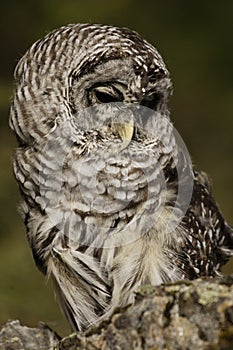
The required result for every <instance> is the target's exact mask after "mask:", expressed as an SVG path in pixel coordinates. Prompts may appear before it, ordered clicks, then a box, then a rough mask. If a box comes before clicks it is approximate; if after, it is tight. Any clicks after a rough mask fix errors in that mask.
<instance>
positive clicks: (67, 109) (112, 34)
mask: <svg viewBox="0 0 233 350" xmlns="http://www.w3.org/2000/svg"><path fill="white" fill-rule="evenodd" d="M15 79H16V83H17V85H16V91H15V97H14V102H13V104H12V109H11V127H12V128H13V129H14V130H15V132H16V134H17V137H18V140H19V142H20V143H21V144H26V145H27V144H31V143H32V142H33V143H35V142H41V141H43V138H44V137H46V135H48V134H49V133H50V131H51V130H52V129H53V128H54V126H55V124H56V123H57V122H58V120H62V121H63V122H66V121H68V120H70V121H73V123H76V124H78V125H79V127H82V125H84V124H85V120H84V119H82V118H84V117H82V115H83V113H80V111H82V110H83V109H85V108H89V107H91V108H92V107H94V108H95V109H96V110H97V111H98V108H102V107H103V105H106V104H112V103H127V104H134V105H137V106H145V107H148V108H150V109H152V110H154V111H157V112H159V113H162V114H167V98H168V95H169V93H170V90H171V82H170V79H169V73H168V71H167V69H166V67H165V64H164V62H163V60H162V58H161V56H160V55H159V53H158V52H157V50H156V49H155V48H154V47H153V46H152V45H150V44H149V43H147V42H146V41H145V40H144V39H143V38H142V37H141V36H140V35H139V34H137V33H136V32H134V31H131V30H129V29H126V28H117V27H112V26H107V25H90V24H74V25H68V26H65V27H61V28H59V29H57V30H55V31H53V32H51V33H49V34H48V35H47V36H45V38H43V39H41V40H39V41H37V42H36V43H35V44H34V45H33V46H32V47H31V48H30V49H29V50H28V51H27V53H26V54H25V55H24V56H23V58H22V59H21V60H20V62H19V63H18V65H17V67H16V70H15ZM100 106H101V107H100ZM105 115H106V113H102V111H100V112H99V113H96V114H95V116H96V118H97V119H98V118H102V119H103V118H105ZM98 122H100V123H101V124H104V123H105V120H98ZM124 122H126V123H127V120H124ZM120 133H124V130H123V131H120Z"/></svg>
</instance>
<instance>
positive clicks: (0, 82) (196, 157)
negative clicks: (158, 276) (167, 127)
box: [0, 0, 233, 334]
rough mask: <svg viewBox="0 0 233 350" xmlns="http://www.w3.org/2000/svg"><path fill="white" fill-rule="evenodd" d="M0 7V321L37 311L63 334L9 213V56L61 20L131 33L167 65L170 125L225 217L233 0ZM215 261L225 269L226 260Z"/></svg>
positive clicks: (35, 317) (12, 3)
mask: <svg viewBox="0 0 233 350" xmlns="http://www.w3.org/2000/svg"><path fill="white" fill-rule="evenodd" d="M0 17H1V21H0V45H1V51H0V52H1V54H0V61H1V64H0V160H1V163H0V164H1V171H0V205H1V210H0V230H1V232H0V324H1V323H3V322H4V321H6V320H7V319H8V318H11V319H12V318H19V319H20V320H22V321H23V322H24V323H26V324H27V325H36V324H37V322H38V321H40V320H41V321H44V322H46V323H48V324H49V325H50V326H51V327H53V328H54V329H55V330H57V331H58V332H59V333H60V334H65V333H67V332H68V327H67V324H66V322H65V321H64V319H63V318H62V316H61V314H60V312H59V310H58V307H57V305H56V304H55V302H54V298H53V293H52V291H51V288H50V286H46V283H45V279H44V278H43V276H42V275H41V274H40V273H39V271H37V269H36V267H35V266H34V262H33V261H32V258H31V253H30V250H29V248H28V246H27V242H26V239H25V230H24V227H23V224H22V222H21V220H20V217H19V215H18V213H17V204H18V202H19V195H18V190H17V185H16V182H15V180H14V178H13V175H12V170H11V154H12V151H13V149H14V147H15V140H14V137H13V136H12V134H11V132H10V130H9V128H8V114H9V105H10V99H11V96H12V87H13V70H14V67H15V65H16V63H17V60H18V59H19V58H20V57H21V56H22V55H23V54H24V53H25V51H26V50H27V49H28V48H29V47H30V45H31V44H32V43H33V42H34V41H35V40H37V39H38V38H40V37H42V36H44V35H45V34H46V33H47V32H49V31H50V30H52V29H54V28H56V27H59V26H61V25H63V24H67V23H77V22H92V23H93V22H94V23H106V24H114V25H118V26H126V27H129V28H131V29H135V30H136V31H138V32H139V33H141V34H142V36H143V37H145V38H146V39H147V40H148V41H150V42H151V43H152V44H154V45H155V46H156V47H157V48H158V50H159V51H160V53H161V54H162V56H163V57H164V59H165V62H166V63H167V66H168V68H169V70H170V72H171V77H172V79H173V83H174V94H173V97H172V98H171V100H170V108H171V111H172V119H173V122H174V124H175V127H176V129H177V130H178V131H179V133H180V135H182V138H183V140H184V141H185V143H186V145H187V147H188V149H189V151H190V154H191V155H192V159H193V162H194V164H195V165H196V167H197V168H199V169H204V170H205V171H206V172H207V173H209V174H210V175H211V177H212V179H213V183H214V193H215V196H216V199H217V201H218V203H219V205H220V207H221V209H222V211H223V212H224V215H225V217H226V219H227V220H228V221H229V222H231V223H233V200H232V196H233V182H232V180H233V175H232V172H233V162H232V153H233V138H232V136H233V116H232V110H233V69H232V66H233V40H232V34H233V1H231V0H229V1H228V0H225V1H221V2H219V1H208V0H207V1H203V0H196V1H189V2H187V1H182V0H180V1H178V0H172V1H168V0H164V1H156V0H155V1H146V0H144V1H137V0H135V1H133V0H117V1H108V0H98V1H94V0H92V1H91V0H80V1H78V0H76V1H74V0H66V1H63V0H56V1H55V0H34V1H32V0H24V1H18V0H8V1H5V2H3V3H2V4H1V15H0ZM224 271H225V272H226V273H230V272H232V271H233V264H232V263H231V264H228V267H227V268H225V270H224Z"/></svg>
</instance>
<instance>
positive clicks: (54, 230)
mask: <svg viewBox="0 0 233 350" xmlns="http://www.w3.org/2000/svg"><path fill="white" fill-rule="evenodd" d="M15 80H16V88H15V94H14V98H13V102H12V106H11V114H10V126H11V128H12V129H13V131H14V133H15V135H16V137H17V140H18V148H17V149H16V152H15V156H14V173H15V176H16V179H17V181H18V184H19V188H20V192H21V194H22V204H21V212H22V215H23V218H24V222H25V225H26V229H27V238H28V241H29V245H30V248H31V250H32V254H33V257H34V260H35V263H36V265H37V266H38V268H39V269H40V270H41V271H42V272H43V273H44V274H45V275H46V276H49V277H50V278H51V279H52V281H53V284H54V288H55V294H56V296H57V300H58V302H59V304H60V306H61V309H62V310H63V312H64V313H65V315H66V317H67V319H68V321H69V323H70V325H71V326H72V328H73V329H74V330H84V329H86V328H87V327H88V326H90V325H91V324H93V323H95V322H97V321H99V320H101V319H103V318H105V317H107V316H109V315H111V313H112V312H113V310H114V308H115V307H116V306H123V305H127V304H129V303H132V302H133V301H134V297H135V291H136V289H137V288H138V287H139V286H140V285H142V284H147V283H149V284H152V285H159V284H161V283H165V282H173V281H177V280H180V279H184V278H187V279H194V278H197V277H199V276H203V275H207V276H217V275H219V274H220V267H221V265H223V264H224V263H225V262H226V261H227V260H228V259H229V257H230V256H231V255H232V252H233V250H232V248H233V233H232V230H231V228H230V226H228V225H227V223H226V222H225V220H224V218H223V217H222V215H221V213H220V211H219V209H218V207H217V205H216V203H215V201H214V199H213V197H212V194H211V186H210V183H209V180H208V178H207V176H206V175H205V174H204V173H202V172H200V173H199V172H197V171H195V170H194V169H193V167H192V164H191V161H190V158H189V155H188V152H187V150H186V148H185V146H184V144H183V142H182V139H181V138H180V137H179V134H178V133H177V132H176V130H175V129H174V127H173V125H172V123H171V121H170V117H169V111H168V107H167V101H168V97H169V95H170V93H171V89H172V87H171V80H170V77H169V72H168V70H167V68H166V66H165V64H164V62H163V60H162V58H161V56H160V54H159V53H158V52H157V50H156V49H155V48H154V47H153V46H152V45H150V44H149V43H148V42H146V41H145V40H144V39H143V38H142V37H141V36H140V35H138V34H137V33H136V32H134V31H131V30H129V29H126V28H117V27H112V26H107V25H90V24H73V25H68V26H64V27H61V28H59V29H57V30H54V31H53V32H51V33H49V34H48V35H46V36H45V37H44V38H43V39H41V40H39V41H37V42H36V43H35V44H34V45H33V46H32V47H31V48H30V49H29V50H28V51H27V53H26V54H25V55H24V56H23V58H22V59H21V60H20V61H19V63H18V65H17V67H16V70H15Z"/></svg>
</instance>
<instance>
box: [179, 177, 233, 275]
mask: <svg viewBox="0 0 233 350" xmlns="http://www.w3.org/2000/svg"><path fill="white" fill-rule="evenodd" d="M182 225H183V226H184V227H185V229H186V231H187V237H186V239H185V242H184V246H182V247H181V251H180V258H179V260H180V263H179V265H180V267H181V269H182V270H183V272H184V276H185V277H186V278H189V279H193V278H197V277H199V276H204V275H210V276H216V275H219V274H220V268H221V266H222V265H224V264H225V263H226V262H227V261H228V260H229V259H230V257H231V256H233V228H232V227H231V226H230V225H228V224H227V222H226V221H225V220H224V218H223V216H222V214H221V212H220V210H219V208H218V205H217V204H216V202H215V200H214V197H213V195H212V185H211V180H210V179H209V178H208V176H207V175H206V174H205V173H204V172H197V171H195V172H194V188H193V195H192V199H191V203H190V206H189V209H188V211H187V213H186V216H185V217H184V219H183V222H182Z"/></svg>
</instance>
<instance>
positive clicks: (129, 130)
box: [112, 114, 134, 150]
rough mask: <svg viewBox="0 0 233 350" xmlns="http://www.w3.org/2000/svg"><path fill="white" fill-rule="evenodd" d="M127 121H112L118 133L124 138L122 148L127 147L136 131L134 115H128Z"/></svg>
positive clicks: (113, 127)
mask: <svg viewBox="0 0 233 350" xmlns="http://www.w3.org/2000/svg"><path fill="white" fill-rule="evenodd" d="M124 119H126V121H122V123H120V122H114V123H112V129H113V130H114V131H115V132H117V133H118V135H119V136H120V138H121V139H122V144H121V150H123V149H125V148H126V147H127V146H128V145H129V143H130V142H131V140H132V137H133V133H134V117H133V115H132V114H131V115H129V116H127V118H124Z"/></svg>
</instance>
